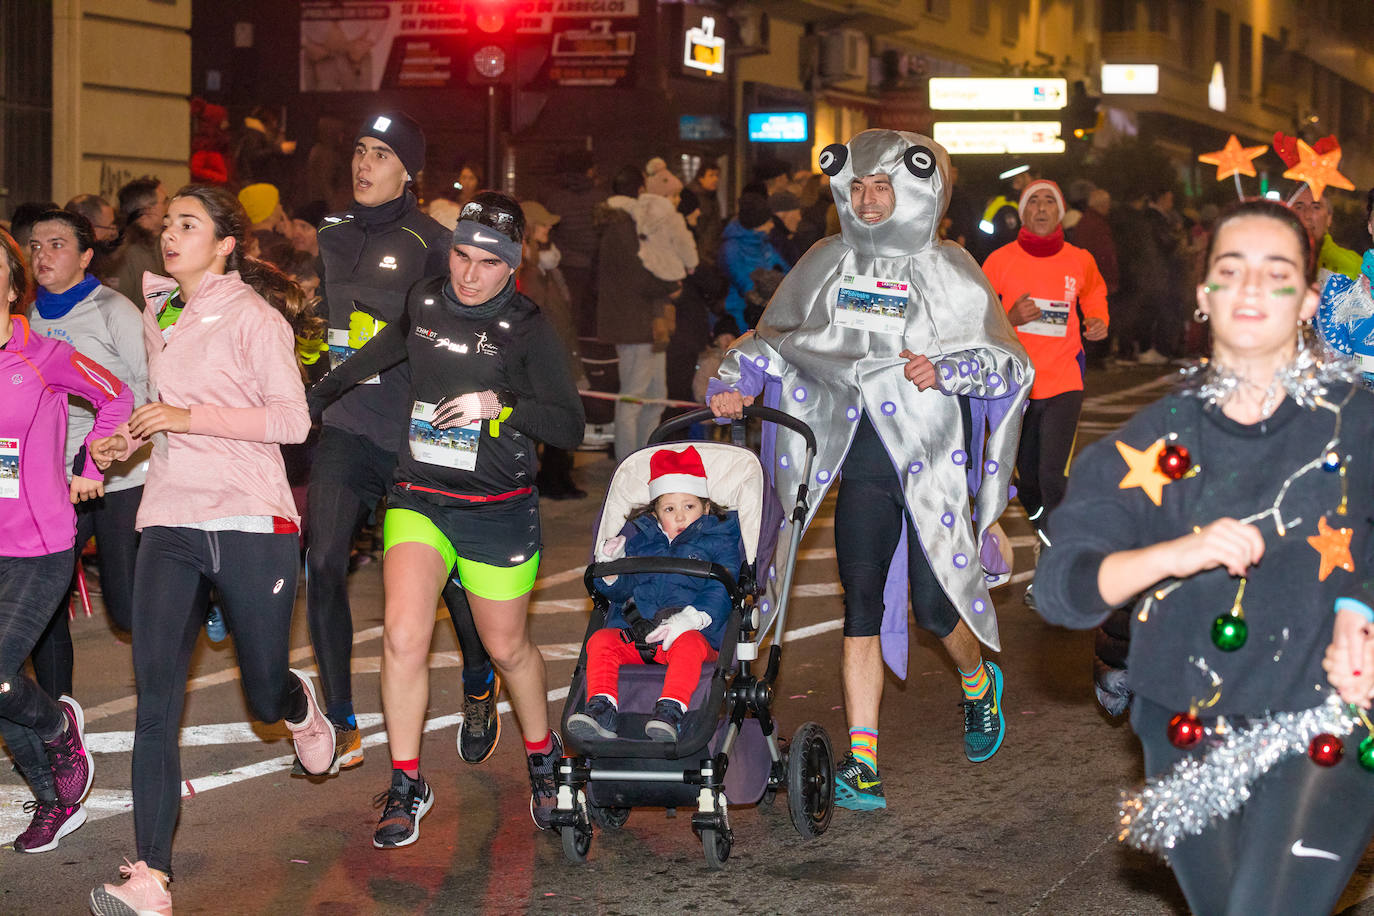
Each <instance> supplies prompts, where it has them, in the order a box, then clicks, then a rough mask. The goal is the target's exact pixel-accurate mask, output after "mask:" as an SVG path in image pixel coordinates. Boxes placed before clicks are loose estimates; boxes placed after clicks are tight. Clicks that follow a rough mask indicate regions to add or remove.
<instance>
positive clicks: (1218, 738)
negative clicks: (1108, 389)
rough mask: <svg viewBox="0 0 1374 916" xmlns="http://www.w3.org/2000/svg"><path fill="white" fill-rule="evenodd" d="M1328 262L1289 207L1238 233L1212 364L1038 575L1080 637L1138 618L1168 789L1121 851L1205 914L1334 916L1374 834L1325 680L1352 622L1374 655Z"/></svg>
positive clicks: (1216, 288)
mask: <svg viewBox="0 0 1374 916" xmlns="http://www.w3.org/2000/svg"><path fill="white" fill-rule="evenodd" d="M1310 263H1311V260H1310V242H1309V240H1308V236H1307V233H1306V232H1305V231H1304V229H1303V227H1302V225H1301V223H1299V222H1298V220H1297V218H1296V217H1295V216H1294V215H1293V213H1292V212H1291V211H1290V210H1288V209H1287V208H1286V207H1284V206H1282V205H1281V204H1276V203H1272V202H1268V201H1250V202H1246V203H1243V204H1240V205H1239V206H1238V207H1236V208H1235V209H1233V210H1231V211H1230V212H1229V213H1228V214H1226V215H1225V216H1223V217H1222V218H1221V220H1220V221H1219V222H1218V225H1217V229H1216V232H1215V233H1214V235H1213V237H1212V243H1211V247H1210V249H1209V250H1208V253H1207V260H1206V264H1207V274H1206V276H1205V278H1204V280H1203V284H1202V285H1201V286H1199V287H1198V290H1197V303H1198V308H1197V313H1196V317H1197V318H1198V320H1200V321H1210V323H1211V325H1212V334H1213V339H1214V350H1213V354H1214V355H1213V359H1212V361H1211V362H1209V363H1204V364H1202V365H1201V366H1199V367H1197V368H1196V369H1195V370H1193V371H1191V372H1190V373H1188V374H1187V381H1186V383H1185V384H1184V386H1183V387H1182V388H1181V390H1179V391H1178V392H1176V393H1174V394H1172V395H1170V396H1168V397H1166V398H1164V399H1162V400H1160V401H1158V402H1156V403H1155V404H1153V405H1151V406H1149V407H1147V408H1145V409H1144V410H1143V411H1141V412H1140V413H1139V414H1138V415H1136V417H1134V418H1133V419H1132V420H1131V421H1130V422H1129V423H1127V424H1126V426H1125V427H1123V428H1122V429H1121V430H1120V432H1118V433H1117V434H1116V435H1115V436H1113V437H1108V438H1105V439H1103V440H1101V441H1099V442H1097V443H1095V444H1093V445H1092V446H1090V447H1088V448H1087V449H1085V450H1084V451H1083V453H1082V455H1081V456H1080V457H1079V459H1078V460H1077V462H1076V463H1075V464H1074V467H1073V473H1072V475H1071V477H1070V480H1069V488H1068V494H1067V497H1066V498H1065V501H1064V502H1063V503H1062V504H1061V505H1060V507H1059V509H1058V510H1057V511H1056V512H1055V515H1054V516H1053V518H1052V519H1051V521H1050V527H1051V531H1050V535H1051V539H1052V541H1053V545H1054V546H1053V547H1051V548H1049V549H1048V550H1047V551H1046V552H1045V553H1044V554H1043V555H1042V557H1041V559H1040V564H1039V568H1038V569H1037V572H1036V577H1035V590H1036V593H1037V595H1039V596H1040V601H1039V608H1040V613H1041V614H1042V615H1043V616H1044V617H1045V618H1046V619H1047V620H1049V621H1050V622H1052V623H1057V624H1062V625H1064V626H1069V627H1075V628H1089V627H1093V626H1096V625H1097V624H1099V623H1101V622H1102V621H1103V620H1104V619H1105V618H1106V617H1107V616H1108V615H1109V614H1110V613H1111V611H1112V610H1113V608H1116V607H1120V606H1123V605H1125V604H1127V603H1128V602H1132V601H1136V600H1138V601H1139V603H1138V604H1137V605H1136V607H1135V608H1134V613H1133V615H1132V619H1131V642H1130V659H1129V672H1130V680H1131V687H1132V688H1133V689H1134V691H1135V699H1134V701H1133V704H1132V709H1131V724H1132V726H1133V728H1134V729H1135V732H1136V734H1137V736H1138V737H1139V738H1140V742H1141V744H1142V746H1143V749H1144V755H1145V771H1146V775H1147V777H1148V780H1147V783H1146V786H1145V788H1144V789H1143V790H1142V791H1140V792H1138V793H1137V794H1135V795H1133V796H1128V797H1126V798H1125V799H1124V800H1123V802H1122V810H1121V818H1120V821H1119V824H1120V827H1121V837H1120V838H1121V839H1122V840H1123V841H1126V842H1130V843H1132V844H1133V845H1135V846H1139V847H1141V848H1144V849H1147V850H1150V851H1154V852H1157V853H1160V854H1161V855H1164V856H1165V857H1166V858H1167V859H1168V862H1169V864H1170V866H1171V867H1172V868H1173V870H1174V874H1175V875H1176V876H1177V878H1178V881H1179V884H1180V885H1181V886H1182V888H1183V892H1184V894H1185V895H1186V896H1187V898H1188V903H1189V905H1190V906H1191V907H1192V909H1193V911H1194V912H1195V913H1199V914H1212V913H1245V914H1260V913H1275V914H1277V913H1318V912H1320V913H1326V912H1330V910H1331V908H1332V907H1333V906H1334V905H1335V903H1336V901H1337V899H1338V898H1339V897H1340V894H1341V891H1342V889H1343V888H1344V887H1345V885H1346V882H1347V881H1348V880H1349V878H1350V875H1351V873H1352V872H1353V871H1354V869H1355V866H1356V865H1357V864H1358V863H1359V861H1360V857H1361V855H1362V854H1363V852H1364V849H1365V846H1366V845H1367V844H1368V842H1369V839H1370V834H1371V831H1372V830H1374V772H1371V771H1370V769H1371V768H1372V767H1374V739H1370V738H1369V737H1368V732H1367V726H1366V725H1365V724H1363V723H1362V715H1363V714H1362V712H1361V711H1360V710H1359V709H1357V708H1356V707H1353V706H1346V705H1344V704H1343V703H1342V702H1341V699H1340V698H1339V697H1337V696H1336V695H1335V694H1334V693H1333V691H1332V689H1331V687H1330V685H1329V684H1328V681H1327V676H1326V675H1325V673H1324V672H1323V670H1322V661H1323V653H1324V652H1325V651H1326V650H1327V648H1328V646H1330V645H1331V644H1332V642H1333V625H1334V626H1335V627H1336V628H1337V631H1338V632H1340V633H1342V640H1343V641H1342V643H1341V645H1342V646H1343V647H1345V648H1346V649H1347V650H1348V652H1347V653H1346V654H1347V655H1348V656H1349V657H1350V658H1362V657H1363V656H1362V655H1361V654H1360V653H1362V652H1363V650H1364V648H1365V645H1364V644H1365V642H1366V641H1367V640H1368V636H1367V635H1366V633H1365V625H1366V624H1367V623H1368V622H1369V621H1371V620H1374V611H1371V610H1370V605H1371V604H1374V580H1371V579H1370V577H1369V576H1370V571H1371V570H1374V537H1371V535H1374V530H1372V529H1374V524H1372V523H1371V521H1370V516H1371V512H1374V461H1371V457H1372V456H1371V455H1370V452H1369V450H1368V449H1367V448H1366V447H1365V443H1367V442H1368V441H1370V437H1371V436H1374V396H1371V394H1370V393H1369V392H1368V391H1366V390H1364V389H1363V388H1362V387H1361V386H1360V385H1359V383H1358V382H1357V381H1356V380H1355V379H1354V374H1353V372H1352V371H1351V370H1349V369H1348V368H1347V367H1345V366H1344V365H1343V364H1340V363H1335V362H1330V361H1327V360H1326V359H1325V358H1324V357H1323V356H1322V355H1321V354H1320V353H1318V352H1314V350H1313V349H1312V347H1311V346H1310V345H1309V344H1308V341H1307V336H1306V329H1305V327H1304V325H1305V322H1307V321H1308V320H1310V319H1311V318H1312V316H1313V314H1314V313H1315V312H1316V310H1317V294H1316V292H1315V291H1314V290H1313V289H1311V287H1310V285H1309V284H1310V282H1311V275H1310V272H1309V265H1310ZM1333 609H1335V610H1338V611H1339V612H1340V613H1338V614H1336V615H1334V617H1333V615H1332V611H1333ZM1357 717H1359V718H1357ZM1362 739H1363V742H1362ZM1357 747H1358V753H1357V751H1356V749H1357ZM1343 751H1345V752H1344V753H1343Z"/></svg>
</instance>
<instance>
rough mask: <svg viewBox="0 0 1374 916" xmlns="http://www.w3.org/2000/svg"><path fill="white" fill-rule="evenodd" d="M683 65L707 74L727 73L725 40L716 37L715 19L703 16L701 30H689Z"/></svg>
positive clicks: (683, 51) (683, 50)
mask: <svg viewBox="0 0 1374 916" xmlns="http://www.w3.org/2000/svg"><path fill="white" fill-rule="evenodd" d="M682 65H683V66H684V67H691V68H692V69H693V70H704V71H706V72H707V73H724V72H725V39H724V38H718V37H717V36H716V20H715V19H713V18H711V17H710V16H703V17H702V19H701V27H700V28H697V27H695V26H694V27H692V28H690V29H688V30H687V44H686V46H685V47H684V48H683V49H682Z"/></svg>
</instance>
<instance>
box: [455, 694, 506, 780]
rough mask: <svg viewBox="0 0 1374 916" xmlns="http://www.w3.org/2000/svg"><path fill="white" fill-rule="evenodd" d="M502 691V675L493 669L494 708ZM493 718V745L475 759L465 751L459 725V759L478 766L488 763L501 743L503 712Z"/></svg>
mask: <svg viewBox="0 0 1374 916" xmlns="http://www.w3.org/2000/svg"><path fill="white" fill-rule="evenodd" d="M500 693H501V675H500V674H499V673H497V672H495V671H493V672H492V682H491V699H492V708H493V709H495V708H496V701H497V699H498V698H499V696H500ZM493 718H495V719H496V737H495V738H492V739H491V746H490V747H488V748H487V752H486V753H485V754H483V755H482V756H481V757H478V758H476V759H475V760H474V759H472V758H469V757H468V756H466V755H465V754H464V753H463V726H461V725H459V726H458V737H457V738H456V739H455V741H456V743H457V744H458V759H459V760H462V761H463V762H464V763H469V764H472V765H473V766H476V765H477V764H479V763H486V762H487V759H488V758H489V757H491V755H492V754H494V753H496V745H498V744H500V743H501V714H500V713H499V712H498V713H497V714H496V715H495V716H494V717H493Z"/></svg>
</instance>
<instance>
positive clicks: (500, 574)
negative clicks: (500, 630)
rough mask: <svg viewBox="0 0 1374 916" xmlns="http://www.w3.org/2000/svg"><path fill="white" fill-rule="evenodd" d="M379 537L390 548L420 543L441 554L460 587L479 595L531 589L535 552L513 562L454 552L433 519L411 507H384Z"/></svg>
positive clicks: (502, 596)
mask: <svg viewBox="0 0 1374 916" xmlns="http://www.w3.org/2000/svg"><path fill="white" fill-rule="evenodd" d="M382 541H383V543H384V544H385V545H386V549H387V550H390V549H391V548H392V547H395V546H396V545H397V544H424V545H426V546H428V547H433V548H434V549H435V550H437V551H438V552H439V556H440V557H442V558H443V561H444V565H445V566H446V567H447V568H448V571H449V575H454V574H455V573H456V574H457V577H458V581H459V582H460V583H462V586H463V588H465V589H467V590H468V591H470V592H472V593H473V594H474V595H476V596H477V597H479V598H487V599H490V600H492V601H509V600H510V599H512V598H519V597H520V596H521V595H524V594H527V593H529V592H530V591H531V590H533V589H534V580H535V577H536V575H537V574H538V573H539V553H538V552H537V551H536V552H535V554H534V556H532V557H530V558H529V559H528V560H526V561H525V562H523V563H521V564H519V565H517V566H492V565H491V564H490V563H479V562H477V561H476V560H465V559H463V558H462V557H460V556H458V551H456V550H454V549H453V544H452V543H451V542H450V541H449V539H448V538H447V537H445V536H444V533H443V532H442V531H440V530H439V528H438V526H436V525H435V524H434V522H432V521H430V520H429V518H428V517H427V516H425V515H424V514H423V513H420V512H416V511H415V510H414V509H388V510H387V512H386V518H385V519H384V521H383V522H382Z"/></svg>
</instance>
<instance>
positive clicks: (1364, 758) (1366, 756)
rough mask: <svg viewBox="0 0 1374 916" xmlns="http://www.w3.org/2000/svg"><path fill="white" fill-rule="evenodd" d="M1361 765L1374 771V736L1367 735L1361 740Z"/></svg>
mask: <svg viewBox="0 0 1374 916" xmlns="http://www.w3.org/2000/svg"><path fill="white" fill-rule="evenodd" d="M1360 766H1362V767H1364V768H1365V769H1366V770H1370V771H1372V772H1374V736H1366V737H1365V739H1364V740H1363V741H1361V742H1360Z"/></svg>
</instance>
